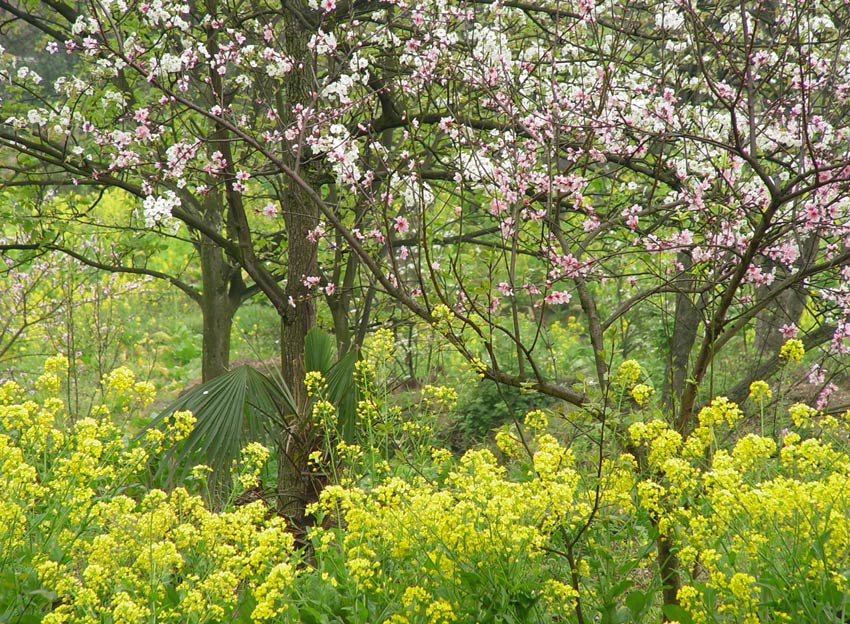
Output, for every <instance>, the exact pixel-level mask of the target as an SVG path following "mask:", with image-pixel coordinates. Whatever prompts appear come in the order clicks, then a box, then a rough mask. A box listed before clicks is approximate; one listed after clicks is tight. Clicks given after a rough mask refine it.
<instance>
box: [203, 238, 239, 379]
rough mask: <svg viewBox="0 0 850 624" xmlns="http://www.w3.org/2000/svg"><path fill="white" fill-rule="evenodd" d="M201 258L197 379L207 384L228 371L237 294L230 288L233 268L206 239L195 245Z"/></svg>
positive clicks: (215, 246)
mask: <svg viewBox="0 0 850 624" xmlns="http://www.w3.org/2000/svg"><path fill="white" fill-rule="evenodd" d="M198 250H199V254H200V256H201V276H202V280H203V290H202V291H201V300H200V306H201V314H202V316H203V323H204V325H203V354H202V358H201V376H202V378H203V381H210V380H211V379H215V378H216V377H218V376H220V375H222V374H224V373H226V372H227V371H228V370H229V369H230V335H231V329H232V327H233V316H234V314H235V313H236V309H237V308H238V307H239V303H240V294H241V293H237V292H234V290H235V289H234V288H232V281H233V280H232V275H233V272H234V270H235V269H234V268H233V267H231V266H230V265H229V264H228V263H227V262H226V261H225V259H224V254H223V253H222V251H221V248H220V247H219V246H217V245H216V244H215V243H213V242H212V241H210V240H209V239H206V238H202V240H201V242H200V243H199V244H198Z"/></svg>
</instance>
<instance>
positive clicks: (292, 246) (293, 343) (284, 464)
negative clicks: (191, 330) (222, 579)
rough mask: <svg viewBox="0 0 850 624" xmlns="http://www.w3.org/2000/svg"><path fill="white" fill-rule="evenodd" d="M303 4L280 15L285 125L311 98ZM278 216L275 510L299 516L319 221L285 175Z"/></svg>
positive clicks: (304, 496)
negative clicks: (281, 285)
mask: <svg viewBox="0 0 850 624" xmlns="http://www.w3.org/2000/svg"><path fill="white" fill-rule="evenodd" d="M309 11H310V10H309V8H308V7H307V3H306V2H304V1H303V0H296V1H294V2H293V3H292V4H287V6H286V8H285V15H284V37H285V48H286V52H287V54H288V55H289V56H290V57H291V58H293V59H296V66H295V67H294V68H293V69H292V71H291V72H290V73H289V74H288V75H287V77H286V79H285V81H284V90H283V93H282V98H280V99H279V102H278V109H279V110H278V115H279V116H280V119H281V121H282V122H283V125H284V126H288V125H289V124H290V123H291V122H292V121H293V108H294V106H295V105H296V104H299V103H307V102H309V101H310V83H311V80H312V62H311V53H310V50H309V49H308V47H307V43H308V41H309V39H310V36H311V32H310V30H309V29H307V28H305V24H304V22H303V21H301V20H299V18H298V16H299V15H307V14H309ZM298 149H300V148H297V147H296V151H295V152H289V153H287V154H286V155H285V158H284V160H285V161H286V164H287V165H288V166H290V167H291V168H292V169H293V170H295V171H297V172H298V173H299V174H300V176H301V177H302V179H304V180H306V181H308V182H309V181H310V179H311V176H310V172H309V171H306V170H305V169H304V167H303V166H302V165H301V163H300V162H299V160H300V157H299V151H298ZM282 208H283V209H282V213H283V219H284V223H285V225H286V233H287V241H288V247H287V267H286V287H285V296H286V298H287V303H288V305H289V309H288V310H287V313H285V314H282V315H281V353H280V355H281V372H282V374H283V379H284V381H285V382H286V383H287V385H288V386H289V389H290V391H291V393H292V397H293V399H294V402H295V405H296V406H297V407H298V409H299V412H300V413H298V414H294V415H293V418H292V419H291V422H290V427H289V431H288V432H286V433H285V434H284V435H285V436H286V438H287V439H285V440H284V441H283V443H282V446H281V457H280V458H279V463H278V496H279V500H278V509H279V511H280V512H281V513H282V514H284V515H286V516H288V517H290V518H293V519H294V520H295V521H296V522H298V521H300V520H301V519H302V518H303V515H304V506H305V505H306V503H307V502H309V499H310V498H311V496H312V492H311V486H310V478H309V476H308V473H307V455H308V454H309V452H310V451H311V450H312V440H311V439H310V432H309V414H308V413H306V411H307V393H306V391H305V388H304V375H305V370H304V348H305V340H306V337H307V333H308V332H309V331H310V330H311V329H312V328H313V327H314V326H315V325H316V305H315V300H314V297H315V296H316V295H317V293H316V292H311V291H310V290H309V289H308V288H307V286H305V284H304V278H305V277H308V276H314V275H316V273H317V263H316V246H315V244H314V243H313V242H311V241H310V240H308V238H307V235H308V234H309V233H310V232H311V231H312V230H313V229H315V228H316V227H317V225H318V222H319V212H318V206H316V204H315V203H314V202H313V201H311V200H310V198H309V197H307V196H306V194H305V193H304V191H303V190H302V189H301V188H300V187H299V186H298V185H297V184H296V183H295V181H294V180H287V182H286V188H285V189H284V205H283V207H282Z"/></svg>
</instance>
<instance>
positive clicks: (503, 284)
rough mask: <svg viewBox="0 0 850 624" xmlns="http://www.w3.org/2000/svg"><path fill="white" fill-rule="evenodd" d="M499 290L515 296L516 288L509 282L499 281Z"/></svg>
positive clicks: (509, 295) (506, 294)
mask: <svg viewBox="0 0 850 624" xmlns="http://www.w3.org/2000/svg"><path fill="white" fill-rule="evenodd" d="M499 292H501V293H502V295H503V296H505V297H513V296H514V289H513V288H511V285H510V284H508V283H507V282H499Z"/></svg>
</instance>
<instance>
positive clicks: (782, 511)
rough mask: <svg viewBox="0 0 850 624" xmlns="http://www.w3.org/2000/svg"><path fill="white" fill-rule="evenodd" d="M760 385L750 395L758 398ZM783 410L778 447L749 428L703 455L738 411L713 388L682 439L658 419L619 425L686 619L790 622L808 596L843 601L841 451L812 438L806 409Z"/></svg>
mask: <svg viewBox="0 0 850 624" xmlns="http://www.w3.org/2000/svg"><path fill="white" fill-rule="evenodd" d="M765 386H766V384H765ZM764 389H765V387H761V386H760V385H757V386H756V387H755V393H756V394H757V395H758V394H759V393H761V395H760V396H761V397H764V396H765V393H764ZM789 416H790V417H791V418H792V420H793V421H794V423H795V426H796V427H798V428H799V429H800V433H797V432H789V433H787V434H786V435H785V436H784V438H783V440H782V448H781V449H779V452H778V453H777V442H776V441H775V440H774V439H773V438H768V437H763V436H759V435H755V434H747V435H744V436H742V437H740V438H739V439H738V440H737V441H735V442H734V443H733V444H732V446H731V448H730V449H728V450H727V449H724V448H720V449H715V450H714V452H712V453H709V452H708V448H709V447H708V444H707V441H709V442H710V441H713V440H714V439H715V436H714V430H715V428H717V427H720V426H723V427H728V426H733V425H734V424H735V423H736V422H738V421H739V420H740V418H741V412H740V409H739V408H738V406H737V405H735V404H734V403H732V402H730V401H729V400H728V399H726V398H724V397H717V398H716V399H714V400H713V401H712V402H711V403H710V404H709V405H708V406H707V407H706V408H704V409H703V410H702V411H701V412H700V414H699V422H700V426H699V427H697V429H696V430H695V431H694V432H692V433H691V434H690V435H689V436H688V438H686V439H685V440H682V438H681V436H680V435H679V434H678V433H677V432H674V431H672V430H671V429H670V427H669V426H668V425H667V424H666V423H664V422H661V421H650V422H645V423H635V424H633V425H631V427H630V428H629V433H630V437H631V440H632V442H633V443H634V444H635V446H637V447H638V448H641V449H643V453H645V457H646V465H647V468H646V472H645V473H644V475H643V476H640V477H639V479H638V482H637V487H636V492H635V494H636V496H635V500H636V505H637V506H638V507H639V508H641V509H643V510H645V512H647V513H648V514H649V516H650V517H651V518H652V519H653V521H654V522H655V524H656V526H657V528H658V530H659V532H660V533H661V534H662V536H664V538H665V539H667V540H668V542H669V543H670V544H671V547H672V550H673V552H675V553H676V556H677V558H678V561H679V563H680V566H679V573H680V574H681V575H682V576H683V580H684V583H683V585H682V587H681V588H680V589H679V591H678V599H679V601H680V603H681V605H682V606H683V607H684V608H685V609H686V611H687V612H688V613H689V614H690V616H691V619H692V621H693V622H695V623H701V622H743V623H747V624H756V623H758V622H764V621H774V620H778V621H802V620H801V619H800V618H801V617H803V614H804V613H806V612H808V611H807V610H808V609H811V605H817V608H818V610H819V612H820V611H823V610H827V611H828V610H830V609H832V610H833V611H829V612H834V613H839V612H840V610H841V609H842V608H843V607H842V606H841V604H842V601H841V599H839V598H838V597H839V596H842V595H846V592H847V591H848V589H850V574H848V572H847V570H848V569H850V565H848V563H850V547H848V544H850V541H848V540H850V498H848V497H847V495H846V483H847V479H848V478H850V456H848V453H847V452H846V448H844V449H843V450H842V449H840V448H837V447H836V446H835V445H834V444H833V443H832V442H830V441H828V440H824V439H819V438H818V437H814V436H817V435H819V432H820V431H821V430H822V429H820V426H821V425H820V423H819V420H818V418H819V414H818V413H817V411H816V410H814V409H812V408H809V407H808V406H805V405H803V404H796V405H794V406H792V407H791V408H790V409H789ZM836 423H838V420H836ZM836 426H838V425H837V424H836ZM846 433H847V432H846V431H844V432H843V433H841V434H840V435H838V436H836V439H841V437H842V436H844V435H846ZM804 436H812V437H804ZM688 449H694V450H696V449H699V450H700V452H699V453H694V452H688ZM813 544H816V545H817V547H816V548H813V547H812V545H813ZM830 597H832V598H830ZM833 598H834V600H833Z"/></svg>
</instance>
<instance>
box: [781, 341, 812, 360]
mask: <svg viewBox="0 0 850 624" xmlns="http://www.w3.org/2000/svg"><path fill="white" fill-rule="evenodd" d="M805 354H806V349H805V347H804V346H803V341H802V340H800V339H798V338H789V339H788V340H786V341H785V344H783V345H782V346H781V347H780V348H779V357H780V358H782V359H784V360H788V361H789V362H794V363H797V362H799V361H800V360H802V359H803V356H804V355H805Z"/></svg>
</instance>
